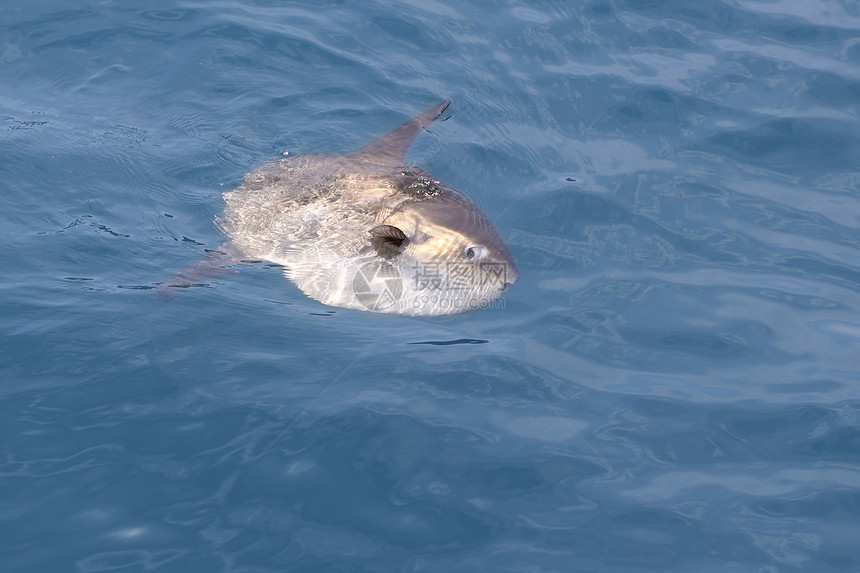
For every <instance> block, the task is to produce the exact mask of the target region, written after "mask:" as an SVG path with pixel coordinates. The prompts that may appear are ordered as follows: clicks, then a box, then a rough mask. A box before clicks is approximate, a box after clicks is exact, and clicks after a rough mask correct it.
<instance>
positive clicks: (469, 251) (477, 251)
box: [463, 245, 484, 259]
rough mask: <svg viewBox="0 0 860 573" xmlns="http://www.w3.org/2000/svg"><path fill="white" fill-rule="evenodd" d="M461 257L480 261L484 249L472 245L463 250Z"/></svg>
mask: <svg viewBox="0 0 860 573" xmlns="http://www.w3.org/2000/svg"><path fill="white" fill-rule="evenodd" d="M463 256H464V257H466V258H467V259H482V258H483V257H484V247H481V246H478V245H472V246H469V247H466V248H465V249H463Z"/></svg>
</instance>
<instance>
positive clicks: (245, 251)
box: [162, 100, 519, 316]
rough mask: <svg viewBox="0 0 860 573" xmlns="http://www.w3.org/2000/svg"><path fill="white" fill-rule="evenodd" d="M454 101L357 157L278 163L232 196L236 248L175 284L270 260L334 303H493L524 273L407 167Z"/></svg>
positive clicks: (469, 211)
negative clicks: (418, 143)
mask: <svg viewBox="0 0 860 573" xmlns="http://www.w3.org/2000/svg"><path fill="white" fill-rule="evenodd" d="M448 103H449V101H448V100H445V101H443V102H441V103H439V104H438V105H436V106H434V107H433V108H432V109H430V110H428V111H426V112H425V113H423V114H421V115H419V116H418V117H416V118H414V119H412V120H410V121H408V122H406V123H404V124H403V125H402V126H400V127H399V128H397V129H395V130H394V131H392V132H391V133H389V134H388V135H386V136H384V137H382V138H380V139H378V140H377V141H375V142H373V143H371V144H369V145H367V146H365V147H362V148H361V149H359V150H358V151H355V152H353V153H349V154H347V155H306V156H300V157H289V158H284V159H281V160H279V161H274V162H272V163H267V164H265V165H263V166H262V167H260V168H259V169H256V170H254V171H251V172H250V173H248V174H247V175H246V176H245V178H244V180H243V182H242V184H241V185H240V186H239V187H237V188H236V189H234V190H233V191H231V192H228V193H225V194H224V201H225V202H226V206H225V209H224V216H223V218H220V219H218V220H217V224H218V226H219V227H220V228H221V229H222V230H223V231H224V234H225V235H226V236H227V238H228V242H227V243H226V244H225V245H224V246H223V247H222V248H221V250H220V252H219V253H217V254H213V255H211V256H210V258H209V259H207V260H206V261H201V262H200V263H198V264H196V265H192V266H191V267H189V268H188V269H186V270H185V271H183V273H181V274H180V276H178V277H175V278H174V279H172V280H171V281H169V282H168V283H167V284H166V285H164V286H163V288H162V292H163V293H164V292H167V291H168V290H169V289H172V288H173V287H177V286H183V284H185V285H187V284H188V283H192V282H196V281H197V280H199V279H201V278H210V277H213V276H217V275H218V274H223V273H225V272H231V271H229V270H227V269H226V267H227V266H228V265H230V264H233V263H236V262H239V260H243V259H244V260H248V259H251V260H265V261H270V262H272V263H277V264H279V265H282V266H283V267H284V275H285V276H286V277H287V278H288V279H290V280H291V281H293V282H294V283H295V284H296V286H298V287H299V288H300V289H301V290H302V291H303V292H304V293H305V294H307V295H308V296H310V297H312V298H314V299H316V300H318V301H320V302H322V303H324V304H327V305H331V306H339V307H346V308H355V309H359V310H370V311H376V312H388V313H397V314H406V315H420V316H431V315H442V314H454V313H458V312H464V311H467V310H471V309H475V308H483V307H487V306H489V305H490V304H491V303H492V301H494V300H495V299H497V298H498V297H499V296H500V295H501V294H502V293H503V292H504V291H505V290H506V289H507V288H508V287H509V286H510V285H511V284H513V283H514V281H516V279H517V277H518V276H519V270H518V269H517V265H516V263H515V262H514V260H513V257H512V256H511V253H510V251H509V250H508V248H507V246H506V245H505V244H504V242H503V241H502V239H501V237H500V236H499V233H498V232H497V231H496V229H495V227H493V225H492V223H490V221H489V220H488V219H487V217H486V216H485V215H484V214H483V213H482V212H481V211H480V210H479V209H478V207H476V206H475V204H474V203H472V202H471V201H469V200H468V199H466V198H465V197H464V196H463V195H461V194H460V193H458V192H456V191H454V190H453V189H451V188H450V187H447V186H446V185H444V184H442V183H440V182H439V181H437V180H435V179H434V178H433V177H432V176H431V175H430V174H429V173H428V172H427V171H425V170H424V169H422V168H420V167H416V166H414V165H406V164H404V162H403V157H404V154H405V153H406V150H407V149H408V148H409V146H410V145H411V143H412V141H413V140H414V139H415V137H416V136H417V135H418V134H419V133H420V132H421V131H422V130H423V129H424V128H425V127H426V126H427V125H429V124H430V123H431V122H433V120H435V119H436V118H437V117H438V116H439V115H440V114H441V113H442V111H443V110H444V109H445V108H446V107H447V105H448Z"/></svg>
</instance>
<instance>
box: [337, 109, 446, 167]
mask: <svg viewBox="0 0 860 573" xmlns="http://www.w3.org/2000/svg"><path fill="white" fill-rule="evenodd" d="M449 103H451V100H449V99H446V100H445V101H441V102H439V103H438V104H436V105H435V106H433V107H432V108H430V109H428V110H427V111H425V112H424V113H422V114H421V115H419V116H418V117H414V118H412V119H410V120H409V121H407V122H406V123H404V124H403V125H401V126H400V127H398V128H397V129H395V130H394V131H392V132H391V133H389V134H388V135H384V136H382V137H380V138H379V139H377V140H376V141H374V142H373V143H369V144H367V145H365V146H364V147H362V148H361V149H359V150H357V151H354V152H352V153H350V154H349V156H350V157H353V158H356V159H367V160H370V161H374V162H376V163H384V164H391V165H394V164H397V163H402V162H403V156H404V155H406V150H407V149H409V146H410V145H412V141H413V140H414V139H415V137H416V136H417V135H418V134H419V133H421V131H422V130H423V129H425V128H426V127H427V126H428V125H430V124H431V123H433V120H435V119H436V118H437V117H439V116H440V115H441V114H442V112H443V111H445V108H446V107H448V104H449Z"/></svg>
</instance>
